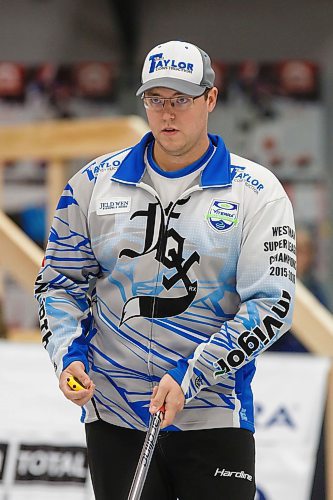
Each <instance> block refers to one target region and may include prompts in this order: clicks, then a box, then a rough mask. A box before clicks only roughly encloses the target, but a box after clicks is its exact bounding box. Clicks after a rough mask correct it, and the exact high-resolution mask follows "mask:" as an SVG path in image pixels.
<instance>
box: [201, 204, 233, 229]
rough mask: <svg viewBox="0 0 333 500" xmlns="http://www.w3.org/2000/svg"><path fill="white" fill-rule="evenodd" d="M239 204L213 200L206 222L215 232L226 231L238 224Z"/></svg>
mask: <svg viewBox="0 0 333 500" xmlns="http://www.w3.org/2000/svg"><path fill="white" fill-rule="evenodd" d="M238 208H239V204H238V203H234V202H232V201H224V200H213V201H212V203H211V205H210V207H209V210H208V214H207V215H206V220H207V222H208V224H209V225H210V227H212V228H213V229H214V230H215V231H218V232H222V231H228V230H229V229H232V228H233V227H236V226H237V224H238Z"/></svg>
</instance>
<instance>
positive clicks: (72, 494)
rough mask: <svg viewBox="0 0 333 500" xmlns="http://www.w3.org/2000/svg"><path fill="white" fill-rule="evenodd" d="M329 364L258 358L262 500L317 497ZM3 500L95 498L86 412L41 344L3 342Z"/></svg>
mask: <svg viewBox="0 0 333 500" xmlns="http://www.w3.org/2000/svg"><path fill="white" fill-rule="evenodd" d="M328 368H329V361H328V360H327V359H325V358H318V357H315V356H311V355H306V354H304V355H303V354H277V353H267V354H264V355H262V356H261V357H260V358H259V359H258V365H257V374H256V376H255V381H254V384H253V386H254V391H255V401H256V421H257V424H256V427H257V432H256V442H257V460H256V463H257V465H256V468H257V484H258V493H257V497H256V500H282V499H283V500H309V492H310V490H311V484H312V479H313V470H314V463H315V456H316V451H317V446H318V440H319V432H320V426H321V422H322V416H323V408H324V402H325V390H326V380H327V373H328ZM0 380H1V385H0V387H1V389H0V394H1V400H0V401H1V403H0V500H31V499H33V500H45V499H47V500H59V499H60V498H61V500H92V499H93V495H92V492H91V485H90V481H89V479H88V470H87V462H86V454H85V436H84V427H83V425H82V424H80V422H79V418H80V414H81V410H80V408H79V407H77V406H75V405H73V404H71V403H70V402H69V401H67V400H66V399H65V398H64V396H63V395H62V394H61V392H60V390H59V388H58V382H57V379H56V377H55V375H54V374H53V371H52V366H51V363H50V361H49V358H48V356H47V353H46V352H45V351H44V349H43V348H42V346H41V345H37V344H19V343H9V342H6V341H0Z"/></svg>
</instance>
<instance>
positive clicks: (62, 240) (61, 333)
mask: <svg viewBox="0 0 333 500" xmlns="http://www.w3.org/2000/svg"><path fill="white" fill-rule="evenodd" d="M99 272H100V269H99V265H98V263H97V261H96V259H95V256H94V254H93V251H92V249H91V244H90V239H89V233H88V227H87V219H86V215H85V213H84V212H83V210H82V208H81V207H80V205H79V203H78V201H77V199H76V198H75V195H74V190H73V187H72V185H71V184H68V185H67V186H66V188H65V190H64V192H63V194H62V196H61V198H60V201H59V204H58V206H57V210H56V213H55V217H54V220H53V224H52V227H51V231H50V236H49V241H48V244H47V248H46V253H45V258H44V261H43V266H42V268H41V270H40V273H39V275H38V277H37V280H36V283H35V297H36V298H37V300H38V302H39V319H40V328H41V332H42V342H43V345H44V347H45V348H46V350H47V351H48V353H49V356H50V358H51V360H52V362H53V364H54V367H55V370H56V373H57V375H58V376H59V375H60V373H61V372H62V371H63V370H64V369H65V368H66V367H67V366H68V365H69V364H70V363H71V362H72V361H82V362H83V363H84V365H85V368H86V370H88V361H87V341H86V337H87V334H88V333H89V328H90V323H91V313H90V299H89V291H90V288H91V284H92V280H93V279H94V278H95V277H96V276H97V275H98V274H99Z"/></svg>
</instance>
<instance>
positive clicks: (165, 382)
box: [149, 374, 185, 429]
mask: <svg viewBox="0 0 333 500" xmlns="http://www.w3.org/2000/svg"><path fill="white" fill-rule="evenodd" d="M184 404H185V396H184V393H183V391H182V390H181V388H180V385H179V384H178V383H177V382H176V381H175V379H173V378H172V377H171V375H168V374H166V375H164V377H162V378H161V380H160V383H159V385H158V386H156V387H154V389H153V395H152V398H151V401H150V408H149V411H150V413H156V412H157V411H158V410H159V409H160V408H161V406H162V405H164V407H165V413H164V419H163V423H162V425H161V428H162V429H163V428H164V427H167V426H168V425H171V424H172V422H173V421H174V418H175V416H176V414H177V413H178V412H180V411H181V410H182V409H183V408H184Z"/></svg>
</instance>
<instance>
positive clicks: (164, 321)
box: [36, 133, 296, 431]
mask: <svg viewBox="0 0 333 500" xmlns="http://www.w3.org/2000/svg"><path fill="white" fill-rule="evenodd" d="M152 140H153V136H152V134H150V133H149V134H147V135H146V136H144V137H143V139H142V140H141V142H140V143H139V144H137V145H136V146H134V147H132V148H129V149H125V150H123V151H119V152H116V153H112V154H108V155H104V156H102V157H99V158H97V159H96V160H94V161H92V162H91V163H89V164H88V165H87V166H86V167H84V168H83V169H82V170H80V171H79V172H78V173H77V174H76V175H74V177H73V178H72V179H71V180H70V181H69V183H68V184H67V186H66V187H65V190H64V192H63V194H62V196H61V198H60V201H59V204H58V207H57V210H56V214H55V217H54V220H53V225H52V228H51V232H50V237H49V241H48V245H47V249H46V255H45V260H44V263H43V267H42V269H41V271H40V274H39V276H38V278H37V281H36V297H37V299H38V301H39V303H40V312H39V317H40V325H41V332H42V338H43V344H44V346H45V348H46V349H47V351H48V353H49V355H50V358H51V360H52V362H53V363H54V366H55V369H56V372H57V375H58V376H59V375H60V373H61V372H62V370H64V369H65V368H66V367H67V366H68V365H69V364H70V363H72V362H73V361H77V360H79V361H82V362H83V363H84V365H85V367H86V371H87V372H88V373H89V376H90V377H91V378H92V379H93V381H94V383H95V384H96V392H95V395H94V398H93V400H92V401H90V402H89V403H88V404H87V405H86V406H85V407H84V408H83V415H82V420H83V421H84V422H92V421H94V420H96V419H97V418H101V419H103V420H105V421H106V422H110V423H112V424H114V425H118V426H123V427H128V428H133V429H140V430H146V428H147V425H148V422H149V411H148V407H149V402H150V397H151V394H152V389H153V387H154V386H155V385H157V384H158V382H159V380H160V379H161V377H162V376H163V375H164V374H165V373H169V374H170V375H171V376H172V377H173V378H174V379H175V380H176V381H177V382H178V383H179V385H180V386H181V388H182V390H183V392H184V394H185V398H186V404H185V407H184V409H183V411H182V412H180V413H179V414H178V415H177V416H176V419H175V420H174V424H173V425H172V426H170V427H168V428H167V429H166V430H175V431H176V430H193V429H206V428H219V427H242V428H245V429H249V430H251V431H254V415H253V397H252V390H251V381H252V378H253V375H254V373H255V359H256V357H257V356H258V355H259V354H260V353H261V352H262V351H263V350H264V349H266V348H267V347H268V346H269V345H270V344H271V343H272V342H274V341H275V340H277V339H278V338H279V337H280V336H281V335H282V334H283V333H284V332H285V331H287V330H288V329H289V328H290V325H291V319H292V310H293V301H294V287H295V268H296V263H295V230H294V221H293V213H292V207H291V204H290V201H289V199H288V197H287V195H286V193H285V191H284V189H283V188H282V186H281V184H280V183H279V181H278V180H277V179H276V178H275V177H274V175H273V174H272V173H271V172H270V171H269V170H267V169H266V168H264V167H262V166H260V165H258V164H256V163H253V162H251V161H249V160H246V159H244V158H241V157H239V156H236V155H233V154H230V153H229V151H228V150H227V149H226V147H225V145H224V143H223V141H222V139H221V138H220V137H218V136H210V140H211V142H212V143H213V145H214V147H215V153H214V154H213V155H212V157H211V159H210V160H209V162H208V163H207V165H206V166H205V168H204V169H203V170H202V172H201V173H200V175H199V176H198V178H197V180H196V181H195V182H196V183H195V184H192V185H190V187H189V188H188V189H187V190H186V191H185V192H184V193H183V194H182V195H181V196H180V197H179V199H178V200H176V201H175V202H174V203H173V205H172V206H169V207H168V208H167V209H163V207H162V205H161V202H160V200H159V197H158V194H157V193H156V192H155V191H154V189H153V188H152V186H151V185H150V184H149V176H148V175H147V172H146V166H145V162H144V155H145V151H146V148H147V145H148V144H149V143H150V142H151V141H152Z"/></svg>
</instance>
